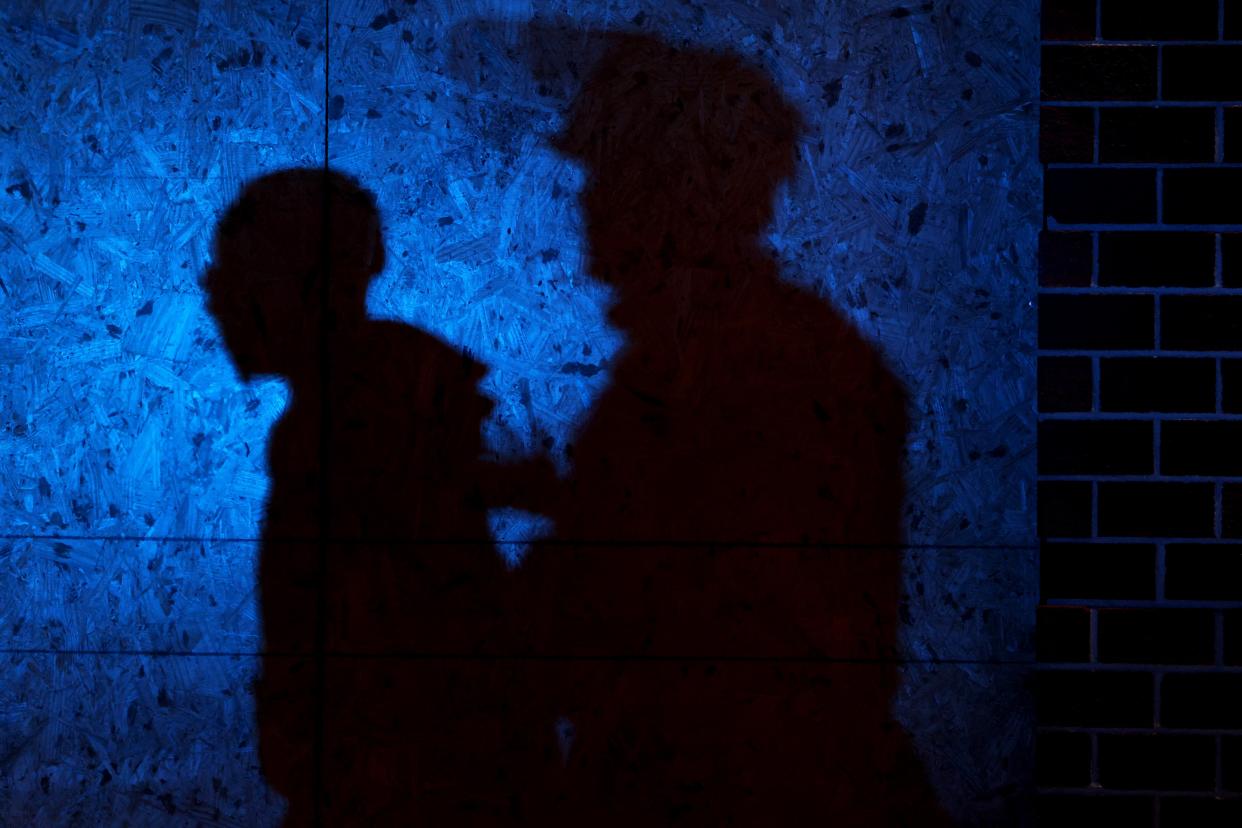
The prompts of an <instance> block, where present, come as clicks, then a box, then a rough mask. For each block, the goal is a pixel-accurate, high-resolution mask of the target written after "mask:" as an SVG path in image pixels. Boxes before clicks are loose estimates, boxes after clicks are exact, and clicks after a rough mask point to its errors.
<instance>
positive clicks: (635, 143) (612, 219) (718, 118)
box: [554, 35, 801, 283]
mask: <svg viewBox="0 0 1242 828" xmlns="http://www.w3.org/2000/svg"><path fill="white" fill-rule="evenodd" d="M800 129H801V118H800V116H799V114H798V112H797V111H796V110H795V109H794V108H793V107H792V106H791V105H790V104H789V103H787V102H786V101H785V100H784V98H783V97H782V95H781V94H780V92H779V91H778V90H777V89H776V87H775V86H774V85H773V83H772V81H771V80H770V79H769V78H768V76H767V74H766V73H765V72H763V71H762V70H761V69H758V68H756V67H753V66H750V65H748V64H746V63H745V62H744V61H742V59H741V58H739V57H737V56H736V55H730V54H718V53H714V52H705V51H698V50H688V49H678V48H676V47H673V46H670V45H669V44H667V43H663V42H661V41H658V40H654V39H651V38H647V37H641V36H631V35H626V36H621V37H619V38H618V39H617V41H616V42H615V43H614V45H613V46H612V48H610V49H609V51H608V52H607V53H606V54H605V55H604V57H603V58H602V59H601V60H600V62H599V63H598V64H597V65H596V67H595V68H594V70H593V71H592V73H591V75H590V76H589V78H588V79H587V81H586V83H585V85H584V86H583V88H582V91H581V92H580V93H579V94H578V96H577V97H576V99H575V101H574V103H573V105H572V107H571V110H570V113H569V118H568V123H567V126H566V127H565V129H564V131H563V132H562V134H561V135H559V136H558V137H557V138H556V139H555V141H554V143H555V146H556V148H557V149H558V150H560V151H561V152H563V153H564V154H566V155H569V156H571V157H573V158H576V159H578V160H579V161H581V162H582V163H583V164H585V166H586V168H587V174H588V178H589V181H588V184H587V188H586V190H585V191H584V192H583V195H582V205H583V208H584V210H585V212H586V216H585V218H586V221H587V234H588V238H589V242H590V246H591V252H592V256H593V257H594V259H595V267H594V269H595V271H596V275H597V276H598V277H600V278H602V279H605V280H607V281H612V282H614V283H622V282H625V281H627V280H628V279H629V278H632V277H634V276H635V275H637V274H638V273H643V272H650V270H651V269H652V267H651V266H650V265H656V266H659V265H663V266H664V267H665V268H667V267H669V266H689V267H701V266H712V265H713V264H719V262H720V260H721V259H722V258H723V259H724V260H728V259H730V258H732V257H733V255H735V253H736V252H737V251H734V252H726V251H722V250H721V249H720V248H721V246H722V244H736V245H739V251H740V250H741V247H744V246H746V245H750V244H753V240H754V238H755V237H756V236H757V235H758V233H759V232H760V231H761V230H762V229H763V227H764V226H765V225H767V223H768V222H769V221H770V219H771V215H772V198H773V195H774V192H775V189H776V187H777V185H778V184H779V183H780V182H781V181H782V180H783V179H785V178H787V177H788V176H789V175H791V174H792V172H793V169H794V159H795V139H796V137H797V135H798V133H799V131H800ZM644 258H651V259H653V261H651V262H649V263H648V265H649V266H644V265H643V264H642V262H641V260H642V259H644Z"/></svg>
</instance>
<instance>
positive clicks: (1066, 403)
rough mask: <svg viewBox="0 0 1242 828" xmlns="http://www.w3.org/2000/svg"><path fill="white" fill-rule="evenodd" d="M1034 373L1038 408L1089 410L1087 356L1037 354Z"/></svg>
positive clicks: (1089, 372)
mask: <svg viewBox="0 0 1242 828" xmlns="http://www.w3.org/2000/svg"><path fill="white" fill-rule="evenodd" d="M1037 376H1038V382H1037V384H1038V386H1039V410H1040V411H1043V412H1046V413H1048V412H1054V411H1090V410H1091V397H1092V389H1093V385H1094V379H1093V378H1092V372H1091V358H1090V357H1040V358H1039V359H1038V365H1037Z"/></svg>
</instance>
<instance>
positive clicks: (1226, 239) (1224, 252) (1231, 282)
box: [1220, 233, 1242, 288]
mask: <svg viewBox="0 0 1242 828" xmlns="http://www.w3.org/2000/svg"><path fill="white" fill-rule="evenodd" d="M1220 281H1221V285H1222V286H1224V287H1227V288H1242V233H1221V234H1220Z"/></svg>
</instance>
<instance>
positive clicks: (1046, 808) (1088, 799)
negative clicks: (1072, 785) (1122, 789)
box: [1035, 794, 1154, 828]
mask: <svg viewBox="0 0 1242 828" xmlns="http://www.w3.org/2000/svg"><path fill="white" fill-rule="evenodd" d="M1153 808H1154V804H1153V802H1152V799H1151V797H1147V796H1075V795H1072V794H1071V795H1047V794H1045V795H1042V796H1039V797H1038V798H1037V799H1036V800H1035V813H1036V814H1037V819H1036V822H1035V824H1036V825H1042V826H1058V825H1063V826H1074V825H1100V826H1122V825H1124V826H1139V828H1149V826H1150V825H1152V809H1153Z"/></svg>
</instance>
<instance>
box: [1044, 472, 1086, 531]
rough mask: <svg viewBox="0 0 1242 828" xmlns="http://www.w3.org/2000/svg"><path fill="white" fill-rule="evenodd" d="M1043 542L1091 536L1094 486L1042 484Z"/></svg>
mask: <svg viewBox="0 0 1242 828" xmlns="http://www.w3.org/2000/svg"><path fill="white" fill-rule="evenodd" d="M1036 502H1037V511H1038V531H1039V536H1040V537H1041V538H1085V537H1090V536H1091V484H1090V483H1087V482H1078V481H1049V480H1041V481H1040V482H1039V485H1038V486H1037V487H1036Z"/></svg>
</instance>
